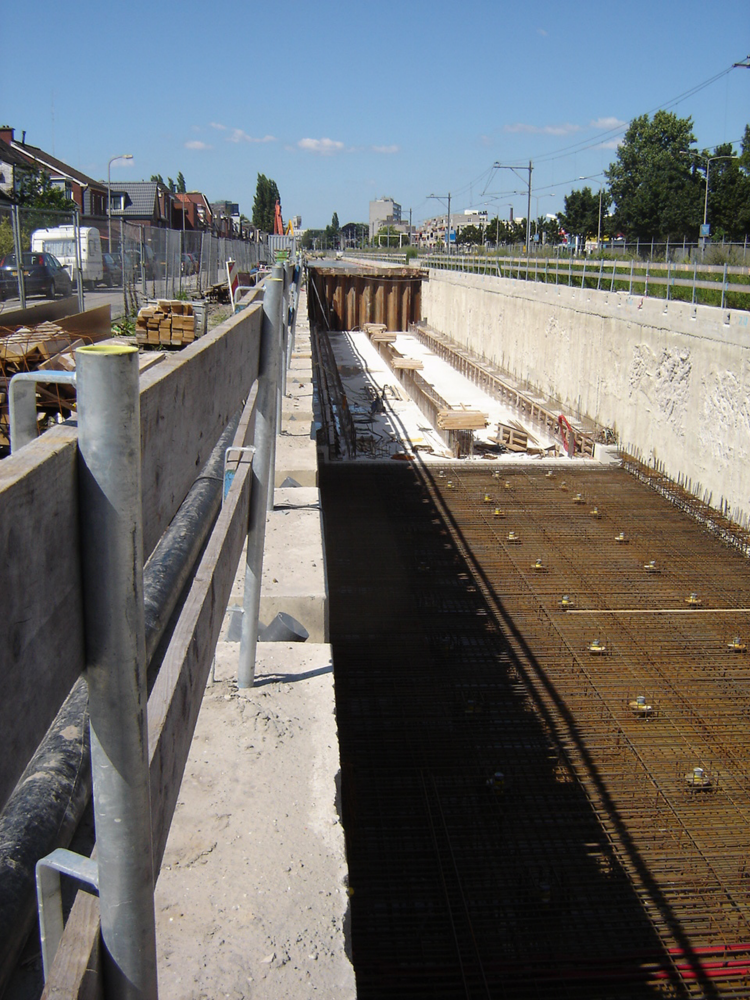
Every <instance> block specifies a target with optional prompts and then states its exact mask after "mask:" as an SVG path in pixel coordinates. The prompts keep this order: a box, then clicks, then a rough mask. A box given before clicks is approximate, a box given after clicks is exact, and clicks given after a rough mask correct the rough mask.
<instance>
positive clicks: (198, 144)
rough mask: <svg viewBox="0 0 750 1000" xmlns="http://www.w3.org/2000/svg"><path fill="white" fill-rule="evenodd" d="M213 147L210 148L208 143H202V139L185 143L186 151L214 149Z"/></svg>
mask: <svg viewBox="0 0 750 1000" xmlns="http://www.w3.org/2000/svg"><path fill="white" fill-rule="evenodd" d="M213 148H214V147H213V146H209V144H208V143H207V142H201V141H200V139H190V141H189V142H186V143H185V149H213Z"/></svg>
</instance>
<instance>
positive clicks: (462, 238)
mask: <svg viewBox="0 0 750 1000" xmlns="http://www.w3.org/2000/svg"><path fill="white" fill-rule="evenodd" d="M456 242H458V243H466V244H468V245H469V246H481V244H482V243H484V227H483V226H463V227H462V228H461V230H460V232H458V233H457V234H456Z"/></svg>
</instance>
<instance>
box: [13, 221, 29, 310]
mask: <svg viewBox="0 0 750 1000" xmlns="http://www.w3.org/2000/svg"><path fill="white" fill-rule="evenodd" d="M10 218H11V222H12V223H13V246H14V248H15V251H16V274H17V277H18V298H19V299H20V302H21V308H22V309H25V308H26V282H25V281H24V277H23V251H22V249H21V218H20V215H19V212H18V205H13V206H12V207H11V212H10Z"/></svg>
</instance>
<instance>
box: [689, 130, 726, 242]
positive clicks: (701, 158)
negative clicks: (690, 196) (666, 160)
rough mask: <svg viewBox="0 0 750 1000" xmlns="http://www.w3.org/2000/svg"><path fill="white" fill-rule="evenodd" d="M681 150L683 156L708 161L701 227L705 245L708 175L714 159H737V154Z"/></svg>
mask: <svg viewBox="0 0 750 1000" xmlns="http://www.w3.org/2000/svg"><path fill="white" fill-rule="evenodd" d="M680 152H681V153H682V155H683V156H694V157H695V158H696V159H697V160H705V161H706V197H705V198H704V200H703V227H702V228H701V239H702V240H703V241H704V242H703V246H704V247H705V245H706V244H705V240H706V236H707V235H708V233H707V232H706V226H707V225H708V175H709V172H710V170H711V164H712V163H713V162H714V160H736V159H738V157H737V156H735V155H734V154H731V155H729V154H728V155H726V156H704V155H703V154H702V153H697V152H696V151H695V150H694V149H681V150H680Z"/></svg>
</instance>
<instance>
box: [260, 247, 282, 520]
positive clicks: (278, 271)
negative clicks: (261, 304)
mask: <svg viewBox="0 0 750 1000" xmlns="http://www.w3.org/2000/svg"><path fill="white" fill-rule="evenodd" d="M271 275H272V277H273V278H278V279H279V280H280V281H281V293H280V298H281V301H280V303H279V312H280V316H279V325H278V341H277V350H276V431H277V432H278V429H279V428H280V427H281V399H282V396H283V393H284V386H285V381H286V364H285V359H286V318H285V316H284V306H285V303H286V271H285V268H284V265H283V264H275V265H274V266H273V268H272V270H271ZM264 301H265V300H264ZM273 456H274V464H275V462H276V437H275V435H274V444H273ZM268 509H269V510H273V485H271V489H270V493H269V496H268Z"/></svg>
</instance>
